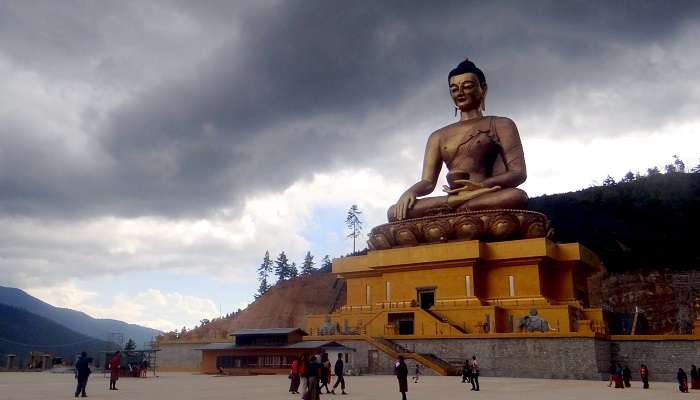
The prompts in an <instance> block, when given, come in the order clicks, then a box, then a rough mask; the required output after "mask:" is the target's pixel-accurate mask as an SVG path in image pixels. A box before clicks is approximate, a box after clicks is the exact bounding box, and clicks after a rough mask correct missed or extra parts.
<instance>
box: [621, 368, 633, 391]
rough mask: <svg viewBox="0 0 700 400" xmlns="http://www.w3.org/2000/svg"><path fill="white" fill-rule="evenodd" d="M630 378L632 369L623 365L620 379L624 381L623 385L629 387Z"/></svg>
mask: <svg viewBox="0 0 700 400" xmlns="http://www.w3.org/2000/svg"><path fill="white" fill-rule="evenodd" d="M631 380H632V370H630V369H629V367H628V366H626V365H625V368H623V369H622V381H623V382H624V383H625V387H626V388H628V387H631V386H632V384H631V383H630V381H631Z"/></svg>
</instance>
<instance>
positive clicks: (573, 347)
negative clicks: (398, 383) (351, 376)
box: [342, 338, 700, 381]
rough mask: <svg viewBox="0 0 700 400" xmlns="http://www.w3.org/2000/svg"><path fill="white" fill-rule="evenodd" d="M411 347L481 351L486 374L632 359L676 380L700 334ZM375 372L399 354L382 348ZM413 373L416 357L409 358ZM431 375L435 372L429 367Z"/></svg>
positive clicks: (433, 342)
mask: <svg viewBox="0 0 700 400" xmlns="http://www.w3.org/2000/svg"><path fill="white" fill-rule="evenodd" d="M394 342H395V343H397V344H400V345H401V346H403V347H405V348H406V349H408V350H410V351H416V352H419V353H431V354H434V355H436V356H438V357H440V358H442V359H443V360H445V361H448V362H450V363H452V364H453V365H461V364H463V363H464V360H466V359H467V358H471V356H473V355H476V357H477V359H478V360H479V364H480V366H481V374H482V375H483V376H501V377H515V378H547V379H592V380H607V379H608V371H609V368H610V365H611V363H615V364H617V363H620V364H622V365H627V366H629V367H630V369H632V371H633V380H638V374H637V372H636V371H637V370H638V369H639V365H640V364H646V365H647V366H648V367H649V369H650V372H651V380H652V381H675V379H676V375H675V374H676V371H678V368H683V369H685V370H686V371H689V370H690V366H691V365H692V364H696V365H698V364H699V363H700V341H697V340H657V341H650V340H644V341H641V340H638V341H630V340H624V341H623V340H602V339H593V338H527V339H523V338H518V339H421V340H395V341H394ZM342 343H343V344H344V345H345V346H348V347H352V348H354V349H355V350H356V351H355V353H354V363H355V366H357V367H359V368H360V370H361V372H362V373H368V372H369V371H368V367H369V354H370V353H368V351H369V350H374V347H373V346H371V345H368V344H367V343H365V342H364V341H343V342H342ZM376 354H377V356H376V359H375V360H374V365H375V371H374V372H375V373H377V374H392V373H393V363H394V360H392V359H390V358H389V357H388V356H386V355H385V354H383V353H382V352H381V351H378V352H377V353H376ZM407 364H409V368H410V369H409V371H410V372H411V374H413V371H414V365H415V364H414V362H413V361H412V360H407ZM423 372H424V373H425V374H426V375H430V374H434V372H433V371H432V370H430V369H429V368H427V367H426V368H423Z"/></svg>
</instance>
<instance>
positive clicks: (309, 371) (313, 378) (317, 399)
mask: <svg viewBox="0 0 700 400" xmlns="http://www.w3.org/2000/svg"><path fill="white" fill-rule="evenodd" d="M322 370H323V365H321V363H319V362H318V361H316V356H311V358H310V359H309V364H308V365H307V368H306V375H307V378H308V380H309V384H308V387H307V389H306V393H305V394H304V395H303V396H302V399H303V400H321V388H320V387H319V385H318V382H319V380H320V379H321V373H322Z"/></svg>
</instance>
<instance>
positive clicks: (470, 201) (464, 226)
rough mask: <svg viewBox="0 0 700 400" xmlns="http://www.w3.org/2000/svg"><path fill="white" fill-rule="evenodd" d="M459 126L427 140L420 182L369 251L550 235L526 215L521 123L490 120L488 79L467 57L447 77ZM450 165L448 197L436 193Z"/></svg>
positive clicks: (544, 223)
mask: <svg viewBox="0 0 700 400" xmlns="http://www.w3.org/2000/svg"><path fill="white" fill-rule="evenodd" d="M447 79H448V83H449V88H450V94H451V95H452V100H453V101H454V104H455V114H456V111H457V110H459V112H460V119H459V121H458V122H455V123H453V124H450V125H448V126H445V127H444V128H441V129H438V130H437V131H435V132H433V133H432V134H431V135H430V137H429V138H428V144H427V145H426V148H425V158H424V160H423V173H422V177H421V180H420V181H418V182H417V183H416V184H414V185H413V186H411V187H410V188H408V190H406V191H405V192H404V193H403V194H402V195H401V197H400V198H399V200H398V201H397V202H396V204H394V205H392V206H391V207H390V208H389V210H388V212H387V216H388V219H389V223H387V224H383V225H379V226H377V227H374V228H373V229H372V231H371V233H370V235H369V241H368V245H369V248H370V250H382V249H390V248H393V247H405V246H415V245H419V244H425V243H439V242H447V241H451V240H480V241H485V242H489V241H502V240H513V239H530V238H541V237H546V236H547V235H549V234H551V230H550V229H549V221H548V220H547V217H546V216H545V215H544V214H541V213H537V212H534V211H528V210H526V209H525V208H526V206H527V200H528V197H527V194H526V193H525V192H524V191H523V190H521V189H518V188H517V186H518V185H520V184H521V183H523V182H524V181H525V179H526V178H527V172H526V169H525V156H524V154H523V146H522V144H521V143H520V135H519V134H518V128H517V127H516V126H515V123H513V121H511V120H510V119H508V118H505V117H496V116H484V115H483V114H482V112H483V111H484V110H485V109H486V107H485V101H486V93H487V92H488V86H487V84H486V76H485V75H484V73H483V72H482V71H481V70H480V69H479V68H478V67H477V66H476V65H474V63H473V62H471V61H469V60H464V61H463V62H461V63H460V64H459V65H458V66H457V67H456V68H454V69H453V70H451V71H450V73H449V74H448V77H447ZM443 164H445V166H446V167H447V170H448V173H447V183H448V185H445V186H443V191H444V192H445V195H444V196H438V197H422V198H421V196H427V195H429V194H430V193H432V191H433V190H434V189H435V186H436V185H437V180H438V177H439V175H440V170H441V169H442V165H443Z"/></svg>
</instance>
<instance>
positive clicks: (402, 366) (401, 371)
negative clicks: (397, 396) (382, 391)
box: [394, 356, 408, 400]
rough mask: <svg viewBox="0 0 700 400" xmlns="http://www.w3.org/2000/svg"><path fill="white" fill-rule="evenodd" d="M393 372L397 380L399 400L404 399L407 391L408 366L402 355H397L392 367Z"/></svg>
mask: <svg viewBox="0 0 700 400" xmlns="http://www.w3.org/2000/svg"><path fill="white" fill-rule="evenodd" d="M394 374H395V375H396V379H397V380H398V381H399V392H401V400H406V392H408V367H407V366H406V361H404V359H403V356H399V361H398V362H397V363H396V365H395V367H394Z"/></svg>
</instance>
